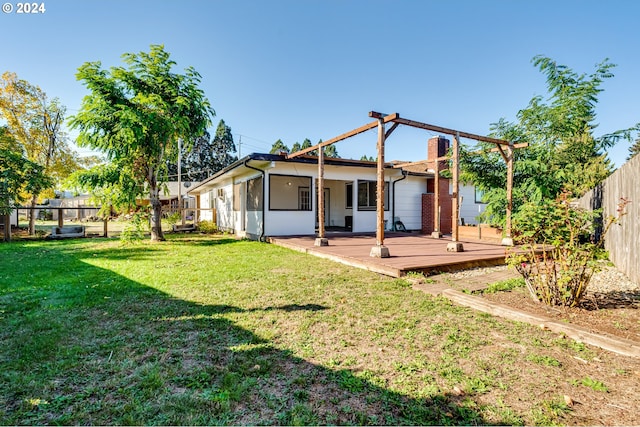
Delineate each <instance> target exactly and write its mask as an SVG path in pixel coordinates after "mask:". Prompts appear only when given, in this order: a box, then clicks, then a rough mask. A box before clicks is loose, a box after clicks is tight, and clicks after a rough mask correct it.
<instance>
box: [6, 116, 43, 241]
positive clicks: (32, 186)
mask: <svg viewBox="0 0 640 427" xmlns="http://www.w3.org/2000/svg"><path fill="white" fill-rule="evenodd" d="M6 134H7V131H6V129H5V128H0V141H1V143H0V216H2V217H4V218H5V219H6V218H7V216H8V215H10V214H11V212H12V210H13V209H15V207H16V206H17V205H19V204H20V203H22V202H24V201H25V200H26V197H25V195H29V194H38V193H40V192H41V191H42V190H43V189H44V188H47V187H50V186H52V185H53V182H52V179H51V178H50V177H48V176H47V175H45V173H44V168H43V167H42V166H41V165H39V164H37V163H35V162H32V161H30V160H28V159H26V158H25V157H24V156H23V155H22V153H20V152H16V151H12V150H10V149H8V148H5V147H6V145H5V143H6V142H7V139H9V138H10V137H8V136H7V135H6ZM10 236H11V234H10V230H9V224H8V221H5V227H4V238H3V240H5V241H6V240H9V239H10Z"/></svg>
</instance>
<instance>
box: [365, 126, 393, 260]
mask: <svg viewBox="0 0 640 427" xmlns="http://www.w3.org/2000/svg"><path fill="white" fill-rule="evenodd" d="M385 136H386V135H385V132H384V120H383V119H382V118H380V117H379V118H378V144H377V149H378V164H377V169H378V174H377V175H378V179H377V185H376V245H375V246H374V247H372V248H371V253H370V254H369V255H370V256H372V257H375V258H389V257H390V256H391V255H390V254H389V248H387V247H386V246H384V140H385Z"/></svg>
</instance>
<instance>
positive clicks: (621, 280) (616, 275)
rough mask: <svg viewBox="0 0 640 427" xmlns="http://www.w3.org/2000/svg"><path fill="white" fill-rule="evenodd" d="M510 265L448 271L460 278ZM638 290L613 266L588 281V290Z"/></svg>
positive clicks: (506, 267)
mask: <svg viewBox="0 0 640 427" xmlns="http://www.w3.org/2000/svg"><path fill="white" fill-rule="evenodd" d="M509 268H510V267H509V266H507V265H500V266H496V267H481V268H473V269H469V270H463V271H456V272H453V273H449V277H450V278H451V279H452V280H461V279H466V278H469V277H475V276H482V275H485V274H489V273H493V272H497V271H505V270H507V269H509ZM613 291H617V292H631V293H635V292H640V284H638V283H635V282H632V281H631V280H630V279H629V278H628V277H627V276H626V275H625V274H624V273H622V272H620V271H619V270H618V269H616V268H615V267H611V266H604V267H603V269H602V270H601V271H599V272H597V273H594V275H593V277H591V282H590V283H589V292H593V293H595V292H603V293H604V292H613Z"/></svg>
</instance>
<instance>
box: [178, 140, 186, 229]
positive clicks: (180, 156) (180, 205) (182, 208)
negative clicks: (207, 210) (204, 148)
mask: <svg viewBox="0 0 640 427" xmlns="http://www.w3.org/2000/svg"><path fill="white" fill-rule="evenodd" d="M178 211H179V212H180V224H182V227H184V226H185V217H184V205H183V203H182V138H178Z"/></svg>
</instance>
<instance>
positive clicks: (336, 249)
mask: <svg viewBox="0 0 640 427" xmlns="http://www.w3.org/2000/svg"><path fill="white" fill-rule="evenodd" d="M327 238H328V240H329V246H314V242H315V236H281V237H270V238H269V239H268V241H269V242H270V243H273V244H276V245H280V246H284V247H287V248H290V249H293V250H297V251H301V252H306V253H309V254H312V255H315V256H319V257H322V258H327V259H331V260H333V261H337V262H341V263H343V264H348V265H352V266H354V267H358V268H363V269H366V270H370V271H375V272H377V273H381V274H385V275H388V276H392V277H402V276H404V275H405V274H407V273H408V272H412V271H415V272H421V273H425V274H433V273H436V272H444V271H455V270H463V269H467V268H473V267H486V266H492V265H500V264H504V262H505V254H506V247H504V246H500V245H498V244H492V243H485V242H474V241H471V240H462V241H461V242H462V243H463V245H464V252H447V243H450V242H451V239H450V238H446V237H445V238H442V239H434V238H432V237H430V236H425V235H419V234H407V233H389V234H386V235H385V239H384V245H385V246H386V247H387V248H389V253H390V255H391V256H390V257H389V258H373V257H371V256H369V253H370V251H371V248H372V247H373V246H375V244H376V238H375V236H374V235H353V234H351V235H345V234H338V235H331V234H327Z"/></svg>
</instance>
